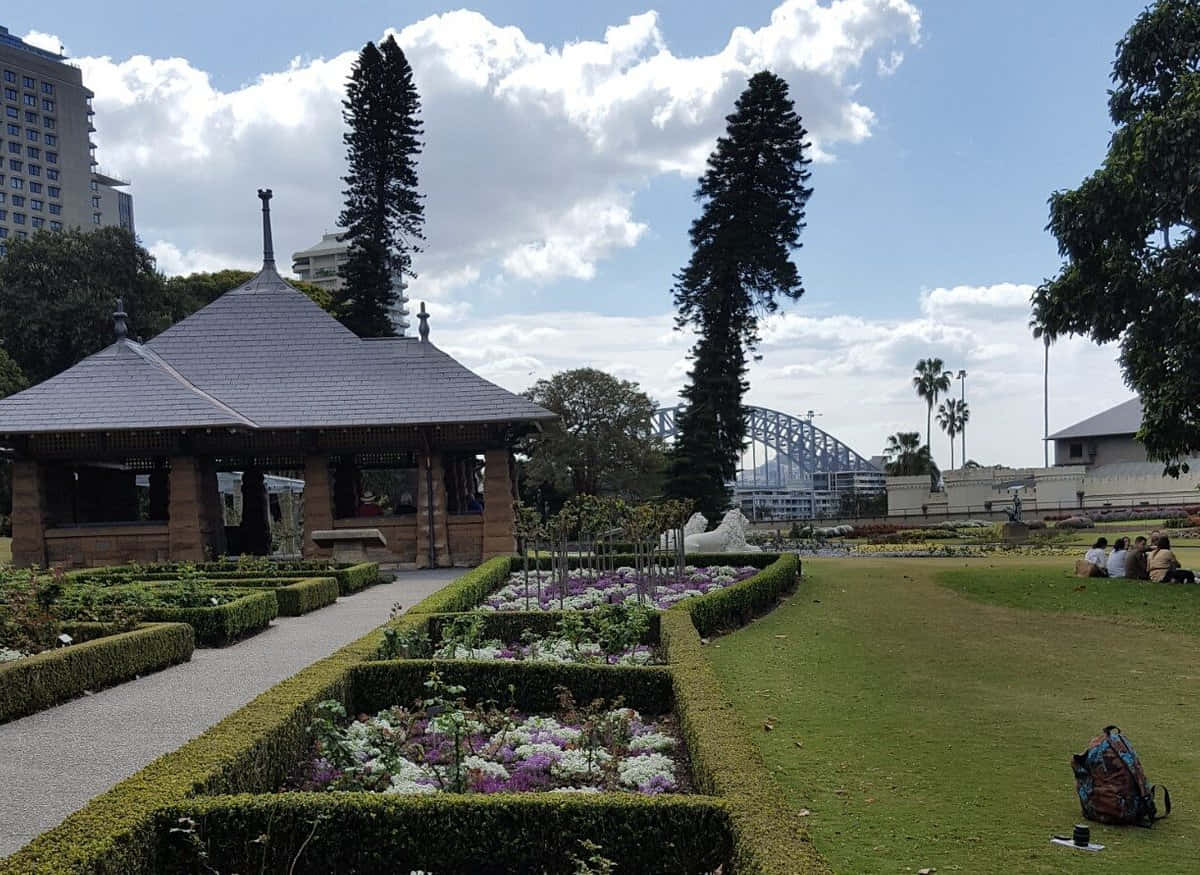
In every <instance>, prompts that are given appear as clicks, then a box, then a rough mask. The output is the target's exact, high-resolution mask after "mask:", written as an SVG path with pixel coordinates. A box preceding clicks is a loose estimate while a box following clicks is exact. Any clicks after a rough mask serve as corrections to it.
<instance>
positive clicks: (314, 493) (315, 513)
mask: <svg viewBox="0 0 1200 875" xmlns="http://www.w3.org/2000/svg"><path fill="white" fill-rule="evenodd" d="M332 528H333V485H332V484H331V483H330V475H329V460H328V459H327V458H325V457H324V456H305V457H304V532H303V534H302V535H301V539H300V552H301V553H303V554H304V558H305V559H328V558H329V556H330V555H332V553H333V551H332V550H329V549H321V548H320V547H318V546H317V545H316V544H314V543H313V539H312V533H313V532H320V531H325V530H328V529H332Z"/></svg>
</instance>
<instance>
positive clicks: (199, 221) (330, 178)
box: [30, 0, 920, 298]
mask: <svg viewBox="0 0 1200 875" xmlns="http://www.w3.org/2000/svg"><path fill="white" fill-rule="evenodd" d="M748 24H751V25H753V23H748ZM397 25H398V28H397V29H395V30H390V31H388V32H389V33H394V34H395V36H396V38H397V40H398V42H399V43H400V44H401V46H402V47H403V48H404V50H405V53H406V54H407V55H408V57H409V60H410V62H411V63H412V66H413V70H414V75H415V78H416V83H417V87H418V90H419V92H420V94H421V98H422V102H423V109H422V118H423V121H424V125H425V152H424V154H423V155H422V157H421V159H420V168H419V169H420V177H421V187H422V190H423V191H424V193H425V194H426V195H427V199H426V215H427V227H426V235H427V246H426V251H425V252H423V253H422V254H420V255H419V256H418V257H417V259H416V260H415V267H416V269H417V271H418V272H419V273H420V274H422V275H423V277H425V276H428V277H430V278H431V279H430V280H429V281H425V280H424V279H422V280H421V282H424V283H425V286H426V288H429V289H432V290H434V291H442V292H443V293H444V294H447V295H449V294H452V293H455V288H457V292H456V293H457V294H458V295H459V296H460V297H461V298H465V297H467V296H468V292H469V291H475V287H474V285H473V283H474V280H475V279H478V278H479V277H481V276H482V277H484V278H486V280H487V282H488V283H489V284H490V287H491V288H493V289H496V288H501V287H503V285H504V283H506V282H509V281H518V282H522V283H533V284H540V283H546V282H552V281H554V280H556V279H560V278H571V279H578V280H588V279H590V278H592V277H594V276H595V275H596V269H597V265H598V264H599V263H600V262H602V261H603V260H604V259H606V258H609V257H611V256H612V255H613V254H614V253H616V252H619V251H622V250H627V249H629V248H631V247H634V246H636V245H637V244H638V242H639V241H640V240H642V239H643V237H644V235H645V232H646V230H647V229H646V225H645V223H644V222H643V221H641V220H640V219H639V218H638V217H637V216H636V215H635V213H634V209H633V200H634V196H635V195H636V193H637V192H638V191H640V190H642V189H643V188H644V187H645V186H646V185H647V184H648V183H649V182H650V181H651V180H652V179H653V178H654V177H655V176H657V175H661V174H673V173H680V174H684V175H686V176H688V177H692V176H695V175H696V174H697V173H698V172H699V171H700V170H701V168H702V167H703V163H704V159H705V157H706V156H707V154H708V152H709V151H710V150H711V148H712V145H713V142H714V140H715V138H716V136H717V135H718V134H719V133H720V132H721V130H722V128H723V125H724V116H725V115H726V114H727V113H728V112H729V110H730V107H731V106H732V104H733V101H734V99H735V98H736V96H737V94H738V93H739V92H740V91H741V90H742V89H743V88H744V86H745V81H746V78H747V76H748V75H750V74H751V73H753V72H755V71H757V70H759V69H762V68H764V67H766V68H770V69H773V70H774V71H776V72H777V73H779V74H780V75H782V76H784V77H786V78H787V79H788V81H789V82H790V84H791V85H792V88H793V94H794V95H795V97H796V99H797V101H798V109H799V111H800V112H801V113H802V115H803V117H804V121H805V124H806V126H807V127H808V129H809V130H810V131H811V135H812V140H813V143H814V146H815V149H816V151H817V155H818V157H819V158H829V157H832V155H833V154H834V151H835V149H836V148H837V147H838V146H839V145H840V144H847V143H856V142H860V141H861V140H863V139H864V138H866V137H868V136H870V133H871V129H872V126H873V124H874V119H875V115H874V112H873V111H872V110H871V109H870V108H869V107H867V106H866V105H864V104H863V103H862V102H861V101H860V100H859V99H858V98H857V97H856V89H857V84H858V82H857V79H858V78H859V77H861V76H863V75H868V74H869V72H870V71H872V70H873V69H874V68H873V67H872V66H871V60H872V59H880V60H883V61H884V62H885V63H886V65H888V66H889V67H894V65H895V64H896V63H899V61H898V56H897V55H896V54H894V53H895V52H896V51H898V48H899V47H901V46H906V45H910V44H913V43H915V42H917V41H918V40H919V37H920V15H919V13H918V11H917V9H916V7H915V6H913V5H912V3H910V2H908V0H834V2H832V3H829V4H822V3H818V2H817V0H782V2H781V3H780V4H779V6H778V7H777V8H776V9H775V10H774V11H773V12H772V13H771V16H770V19H769V21H767V22H765V23H758V24H757V25H753V26H746V27H738V28H736V29H735V30H734V31H733V32H732V33H731V35H730V37H729V40H728V42H727V44H726V45H725V46H724V47H723V48H722V49H721V50H720V51H717V52H714V53H713V54H710V55H703V56H681V55H676V54H675V53H673V52H672V50H671V47H670V46H669V45H668V44H667V41H666V40H665V38H664V36H663V34H662V30H661V28H660V22H659V16H658V14H657V13H655V12H645V13H643V14H640V15H634V16H631V17H630V18H629V19H628V20H627V21H624V22H614V24H613V25H612V26H610V27H608V28H607V30H606V31H605V32H604V33H603V35H602V36H598V37H597V38H592V39H581V40H577V41H573V42H568V43H565V44H562V45H547V44H544V43H540V42H537V41H534V40H531V39H530V38H529V37H528V36H527V35H526V34H525V33H524V32H523V31H522V30H521V29H520V28H517V27H512V26H509V27H501V26H499V25H497V24H495V23H493V22H492V21H490V20H489V19H488V18H486V17H485V16H483V15H481V14H479V13H477V12H471V11H467V10H459V11H455V12H448V13H445V14H441V15H433V16H429V17H427V18H424V19H422V20H420V21H417V22H414V23H410V24H407V25H404V24H403V23H402V22H397ZM381 36H382V35H381ZM34 37H36V38H37V39H38V40H41V41H42V43H44V44H50V43H54V44H55V45H57V39H58V38H57V37H56V36H53V35H46V34H33V35H31V36H30V38H34ZM348 49H349V47H348ZM354 58H355V51H352V50H347V51H346V52H343V53H341V54H338V55H336V56H335V57H331V58H317V59H305V60H301V59H296V60H294V61H293V62H292V63H291V64H289V66H288V67H287V69H285V70H266V71H263V72H262V73H261V74H260V75H259V76H258V77H257V78H256V79H255V80H254V81H251V82H249V83H248V84H245V85H243V86H241V87H239V88H236V89H234V90H230V91H224V90H221V89H220V88H217V87H216V86H214V84H213V82H212V79H211V77H210V75H209V73H208V71H205V70H203V69H199V68H198V67H197V66H196V65H195V64H193V63H192V62H191V61H189V60H187V59H185V58H177V57H171V58H162V57H150V56H146V55H136V56H133V57H129V58H112V57H93V58H78V59H75V60H76V62H77V63H79V64H80V66H81V67H82V68H83V74H84V80H85V82H86V83H87V85H88V87H90V88H91V89H92V90H94V91H95V92H96V98H95V107H96V124H97V127H98V128H99V131H98V133H97V135H96V136H97V141H98V143H99V145H100V157H101V158H102V159H103V162H104V163H105V164H106V165H109V166H112V167H114V168H116V169H118V170H119V171H120V172H122V173H124V174H127V175H128V176H130V177H131V178H132V179H133V181H134V186H133V192H134V194H135V198H136V200H137V217H138V224H139V232H140V233H141V235H142V237H143V239H146V240H153V241H162V242H161V243H156V244H155V246H156V249H155V251H156V253H157V254H159V255H160V256H161V257H162V264H163V267H164V268H166V269H168V270H172V271H173V270H190V269H209V268H215V267H225V266H236V267H252V266H253V265H254V264H255V263H256V262H257V260H258V253H257V249H258V247H257V242H256V240H255V234H254V232H253V230H252V229H253V228H254V221H253V219H252V218H251V217H252V216H253V212H254V210H255V209H256V208H257V201H256V200H255V198H254V196H253V194H254V191H255V189H256V188H258V187H261V186H271V187H272V188H273V189H274V191H275V195H276V200H275V202H274V206H275V223H276V235H275V236H276V244H277V249H278V250H279V251H280V252H281V253H285V252H290V251H295V250H298V249H302V248H305V247H307V246H308V245H310V244H311V243H313V242H314V241H316V240H317V239H319V237H320V234H321V232H322V231H324V230H327V229H329V228H331V227H332V226H333V225H334V224H335V223H336V220H337V216H338V213H339V211H340V207H341V201H342V197H341V189H342V185H343V184H342V182H341V179H340V177H341V176H342V175H343V174H344V172H345V164H344V146H343V144H342V139H341V134H342V119H341V105H340V101H341V99H342V96H343V90H344V85H345V80H346V77H347V76H348V74H349V72H350V68H351V65H352V63H353V61H354ZM235 217H245V220H237V219H236V218H235ZM464 272H466V273H464ZM462 276H471V277H473V279H472V280H471V281H469V282H460V283H457V286H456V283H455V279H454V278H455V277H462ZM414 288H416V286H414Z"/></svg>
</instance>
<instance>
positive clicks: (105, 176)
mask: <svg viewBox="0 0 1200 875" xmlns="http://www.w3.org/2000/svg"><path fill="white" fill-rule="evenodd" d="M92 180H93V181H95V182H98V183H100V184H101V185H107V186H109V187H110V188H121V187H123V186H126V185H130V184H131V183H130V181H129V180H128V179H126V178H125V177H124V176H121V175H119V174H118V173H116V172H114V171H112V170H107V169H105V168H103V167H101V166H100V165H99V164H97V163H96V161H95V160H94V159H93V161H92Z"/></svg>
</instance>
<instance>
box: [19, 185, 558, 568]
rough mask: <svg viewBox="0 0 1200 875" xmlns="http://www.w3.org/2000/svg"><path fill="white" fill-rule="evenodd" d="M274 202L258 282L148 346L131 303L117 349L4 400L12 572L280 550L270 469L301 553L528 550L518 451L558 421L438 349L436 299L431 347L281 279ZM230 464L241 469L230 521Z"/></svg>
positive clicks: (466, 558)
mask: <svg viewBox="0 0 1200 875" xmlns="http://www.w3.org/2000/svg"><path fill="white" fill-rule="evenodd" d="M259 197H260V198H262V202H263V238H264V240H263V243H264V246H263V248H264V258H263V268H262V270H261V272H259V273H258V275H256V276H255V277H254V278H253V279H251V280H249V281H248V282H246V283H245V284H243V285H241V286H239V287H237V288H236V289H233V290H231V291H229V292H227V293H226V294H224V295H222V296H221V297H220V298H218V299H217V300H215V301H213V302H212V303H211V304H209V305H208V306H206V307H204V308H203V309H202V310H199V311H197V312H196V313H194V314H192V315H191V316H189V317H187V318H186V319H184V320H182V321H181V322H179V323H177V324H175V325H173V326H172V327H170V328H168V329H167V330H166V331H164V332H163V333H162V334H159V335H158V336H157V337H155V338H153V339H152V340H150V341H148V342H145V343H138V342H135V341H134V340H132V339H130V338H129V337H128V336H126V331H127V329H126V325H125V319H126V314H125V313H124V312H123V308H122V307H121V306H120V303H119V302H118V307H117V312H116V313H115V314H114V320H115V330H116V342H115V343H113V344H112V345H111V346H109V347H107V348H106V349H103V350H101V351H100V352H98V353H96V354H95V355H92V356H90V357H88V358H86V359H84V360H83V361H81V362H79V363H78V364H76V365H74V366H73V367H71V368H68V369H67V370H65V371H63V372H62V373H60V374H58V375H57V376H54V377H52V378H50V379H49V380H46V381H45V382H43V383H40V384H38V385H36V386H33V387H31V388H29V389H26V390H25V391H23V392H20V393H18V394H16V395H12V396H10V397H8V398H5V399H3V400H0V447H3V448H6V449H7V450H8V451H9V452H10V453H11V455H12V458H13V514H12V527H13V544H12V552H13V562H14V564H16V565H22V566H26V565H39V566H58V565H62V566H72V565H73V566H91V565H106V564H115V563H120V562H128V561H135V560H136V561H139V562H151V561H160V560H166V559H171V560H188V561H201V560H204V559H206V558H212V557H217V556H221V555H225V554H227V553H228V552H230V546H231V544H235V545H236V548H237V552H239V553H248V554H267V553H270V552H271V543H270V540H271V539H270V529H269V520H268V514H269V504H268V501H267V494H266V490H265V489H264V486H263V482H264V481H263V478H264V476H266V475H267V474H268V473H269V474H271V475H280V476H289V477H296V478H299V479H302V480H303V481H304V492H303V502H304V505H303V518H304V523H303V553H304V555H305V556H306V557H312V558H321V557H323V556H324V555H326V554H325V553H323V551H322V550H321V548H319V547H318V546H317V545H316V544H315V543H314V542H313V540H312V538H311V534H312V532H314V531H317V530H328V529H337V528H347V529H352V528H353V529H361V528H377V529H379V530H380V531H381V532H382V533H383V535H384V536H385V538H386V540H387V547H386V548H378V549H377V552H378V558H380V559H382V560H386V561H392V562H396V563H400V564H415V565H416V566H417V567H431V566H445V565H451V564H454V565H472V564H476V563H478V562H479V561H481V560H483V559H487V558H490V557H493V556H497V555H502V554H507V553H511V552H512V551H513V549H514V540H513V518H514V515H513V506H512V503H513V497H514V495H515V494H516V490H515V477H514V470H515V466H514V462H513V456H512V446H513V444H514V442H515V441H516V440H517V439H518V438H519V437H520V436H521V435H522V434H524V433H527V432H528V431H529V430H531V429H536V428H539V427H540V424H541V423H544V422H546V421H548V420H551V419H553V418H554V414H552V413H550V412H549V411H547V410H544V409H543V408H541V407H538V406H537V405H535V404H533V403H532V402H530V401H528V400H527V399H525V398H523V397H521V396H519V395H514V394H513V393H511V392H508V391H506V390H504V389H502V388H500V387H499V386H496V385H494V384H492V383H490V382H488V381H487V380H484V379H483V378H482V377H480V376H478V375H476V374H474V373H473V372H471V371H470V370H469V369H467V368H466V367H464V366H463V365H461V364H459V363H458V362H457V361H455V360H454V359H453V358H451V357H450V356H449V355H447V354H446V353H445V352H443V351H442V350H440V349H438V348H437V347H436V346H434V345H433V344H432V343H431V342H430V341H429V321H428V316H427V314H426V313H425V312H424V310H425V308H424V305H423V304H422V306H421V314H420V320H421V325H420V336H419V337H415V338H414V337H395V338H383V339H369V340H368V339H363V338H360V337H358V336H356V335H355V334H353V333H352V332H351V331H349V330H348V329H347V328H345V327H344V326H342V325H341V324H340V323H339V322H338V321H337V320H336V319H334V318H333V317H332V316H330V315H329V314H328V313H326V312H325V311H323V310H322V309H321V308H320V307H318V306H317V305H316V304H315V303H313V302H312V301H311V300H310V299H309V298H308V297H306V296H305V295H304V294H303V293H301V292H299V291H298V290H296V289H295V288H293V287H292V286H291V285H289V284H288V283H287V282H286V281H285V280H284V279H283V278H282V277H280V276H279V274H278V273H277V272H276V270H275V259H274V254H273V247H272V242H271V225H270V205H269V201H270V197H271V192H270V190H269V189H268V190H266V191H260V192H259ZM225 471H239V472H242V476H241V484H242V501H241V506H240V520H238V521H237V524H236V525H231V526H227V525H226V521H225V517H226V509H225V506H224V503H223V500H222V497H221V493H220V491H219V489H218V485H217V483H218V478H217V474H218V472H225ZM139 476H141V482H142V483H148V484H149V488H148V489H146V488H141V489H139V488H138V485H137V484H138V477H139ZM372 558H375V556H374V555H373V556H372Z"/></svg>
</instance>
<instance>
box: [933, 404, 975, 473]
mask: <svg viewBox="0 0 1200 875" xmlns="http://www.w3.org/2000/svg"><path fill="white" fill-rule="evenodd" d="M970 418H971V411H970V409H969V408H968V407H967V402H966V401H963V400H962V399H961V398H947V399H946V400H945V401H943V402H942V403H941V405H940V406H939V407H938V417H937V422H938V425H939V426H941V428H942V430H943V431H945V432H946V434H948V435H949V436H950V470H951V471H953V470H954V436H955V435H959V434H962V433H963V431H964V430H965V429H966V426H967V421H968V420H969V419H970Z"/></svg>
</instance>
